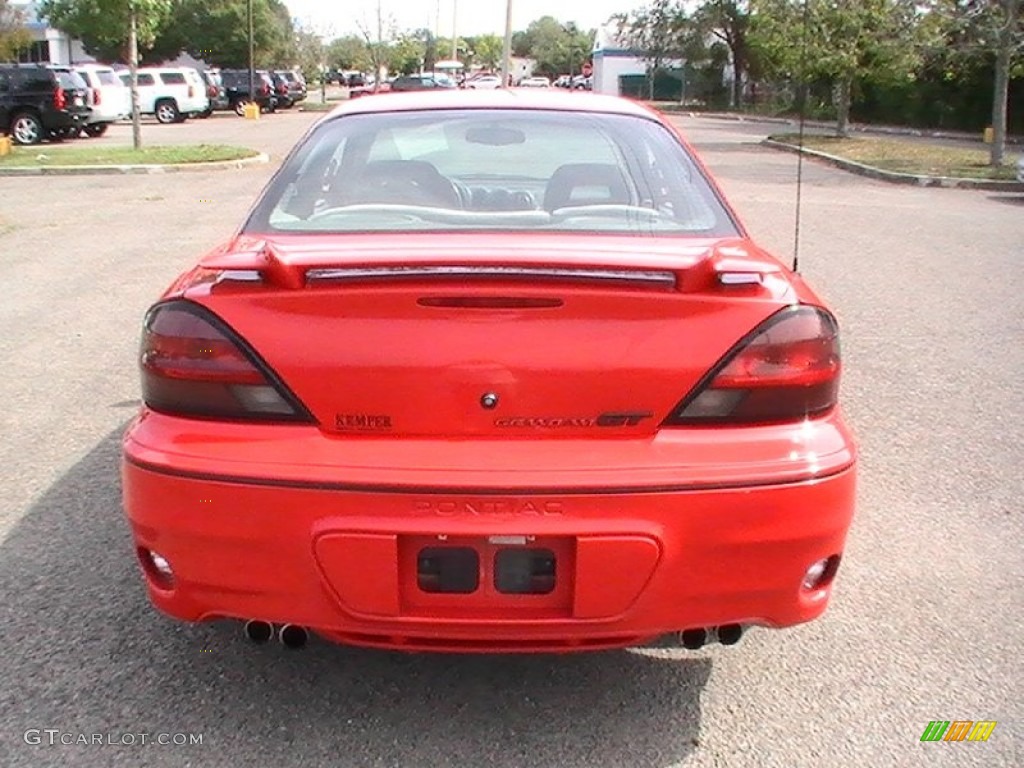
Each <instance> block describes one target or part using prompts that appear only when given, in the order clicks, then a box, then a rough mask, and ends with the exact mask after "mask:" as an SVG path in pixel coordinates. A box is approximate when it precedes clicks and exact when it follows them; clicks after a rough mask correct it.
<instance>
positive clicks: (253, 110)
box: [245, 102, 260, 120]
mask: <svg viewBox="0 0 1024 768" xmlns="http://www.w3.org/2000/svg"><path fill="white" fill-rule="evenodd" d="M245 119H246V120H259V119H260V105H259V104H254V103H253V102H249V103H248V104H246V105H245Z"/></svg>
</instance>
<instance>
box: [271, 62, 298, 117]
mask: <svg viewBox="0 0 1024 768" xmlns="http://www.w3.org/2000/svg"><path fill="white" fill-rule="evenodd" d="M267 74H268V75H270V80H271V82H272V83H273V84H274V107H275V108H277V109H291V107H292V105H294V104H295V101H294V100H293V99H292V89H291V83H289V82H288V79H287V78H286V77H285V76H284V72H281V71H279V70H276V69H272V70H269V71H268V72H267Z"/></svg>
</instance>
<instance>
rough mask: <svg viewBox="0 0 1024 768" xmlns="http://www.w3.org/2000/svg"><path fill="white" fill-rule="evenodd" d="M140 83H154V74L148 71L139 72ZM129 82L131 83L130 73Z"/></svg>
mask: <svg viewBox="0 0 1024 768" xmlns="http://www.w3.org/2000/svg"><path fill="white" fill-rule="evenodd" d="M138 80H139V85H153V84H154V83H155V82H156V81H155V80H154V79H153V76H152V75H151V74H149V73H148V72H140V73H139V74H138ZM128 83H129V84H130V83H131V75H128Z"/></svg>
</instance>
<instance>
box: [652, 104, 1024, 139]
mask: <svg viewBox="0 0 1024 768" xmlns="http://www.w3.org/2000/svg"><path fill="white" fill-rule="evenodd" d="M659 109H660V110H661V111H662V112H667V113H668V114H684V115H686V116H687V117H701V118H704V119H706V120H726V121H730V122H734V123H770V124H773V125H794V126H795V125H799V124H800V121H799V120H797V119H795V118H791V117H770V116H767V115H765V116H762V115H754V114H738V113H735V112H695V111H694V110H692V109H685V108H679V109H666V108H664V107H660V108H659ZM804 125H806V126H810V127H812V128H831V129H834V128H835V126H836V123H835V120H832V121H826V120H805V121H804ZM850 131H851V132H853V133H877V134H881V135H883V136H912V137H915V138H929V139H951V140H954V141H965V142H967V141H971V142H977V143H978V144H982V143H983V142H982V138H981V134H980V133H969V132H967V131H943V130H937V129H930V128H907V127H905V126H899V125H869V124H866V123H852V124H851V125H850ZM1006 144H1007V146H1020V145H1024V136H1019V135H1011V136H1007V137H1006Z"/></svg>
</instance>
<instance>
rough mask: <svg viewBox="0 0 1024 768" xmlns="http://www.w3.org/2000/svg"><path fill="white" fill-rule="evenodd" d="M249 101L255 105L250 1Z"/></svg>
mask: <svg viewBox="0 0 1024 768" xmlns="http://www.w3.org/2000/svg"><path fill="white" fill-rule="evenodd" d="M249 101H250V102H251V103H253V104H255V103H256V39H255V36H254V34H253V21H252V0H249Z"/></svg>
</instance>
